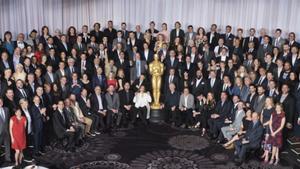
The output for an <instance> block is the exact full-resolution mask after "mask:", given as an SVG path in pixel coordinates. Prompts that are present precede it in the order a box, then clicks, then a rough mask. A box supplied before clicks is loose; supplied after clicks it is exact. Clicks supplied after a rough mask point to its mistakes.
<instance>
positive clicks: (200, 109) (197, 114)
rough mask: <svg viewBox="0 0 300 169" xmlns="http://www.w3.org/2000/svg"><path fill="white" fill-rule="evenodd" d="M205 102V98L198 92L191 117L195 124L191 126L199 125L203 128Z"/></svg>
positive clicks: (205, 116)
mask: <svg viewBox="0 0 300 169" xmlns="http://www.w3.org/2000/svg"><path fill="white" fill-rule="evenodd" d="M205 102H206V98H205V97H204V96H203V95H202V94H200V95H199V96H198V97H197V100H196V104H195V109H194V110H193V117H194V118H195V123H194V124H195V126H192V128H199V127H200V125H201V126H202V128H203V129H204V130H205V128H206V123H207V115H206V112H205V110H204V109H205Z"/></svg>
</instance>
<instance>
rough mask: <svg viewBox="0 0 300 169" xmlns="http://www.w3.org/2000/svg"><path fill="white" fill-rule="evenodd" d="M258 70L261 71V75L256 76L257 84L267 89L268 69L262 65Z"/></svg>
mask: <svg viewBox="0 0 300 169" xmlns="http://www.w3.org/2000/svg"><path fill="white" fill-rule="evenodd" d="M258 72H259V77H258V78H256V80H255V84H256V85H257V86H258V85H261V86H263V87H264V88H265V89H266V88H267V86H268V79H267V71H266V69H265V68H264V67H260V68H259V70H258Z"/></svg>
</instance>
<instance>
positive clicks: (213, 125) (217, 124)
mask: <svg viewBox="0 0 300 169" xmlns="http://www.w3.org/2000/svg"><path fill="white" fill-rule="evenodd" d="M208 126H209V132H210V134H211V135H213V136H214V137H216V136H218V135H219V132H220V130H221V128H222V127H223V126H224V121H223V120H221V119H212V118H210V119H208Z"/></svg>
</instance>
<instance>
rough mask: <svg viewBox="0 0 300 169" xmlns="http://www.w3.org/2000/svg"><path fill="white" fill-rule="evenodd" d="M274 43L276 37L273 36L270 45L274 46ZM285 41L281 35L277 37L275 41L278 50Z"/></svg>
mask: <svg viewBox="0 0 300 169" xmlns="http://www.w3.org/2000/svg"><path fill="white" fill-rule="evenodd" d="M275 43H276V38H275V37H274V38H273V39H272V45H273V46H275ZM285 43H286V40H285V39H284V38H282V37H280V38H279V41H278V42H277V47H278V48H279V50H280V51H282V48H283V45H284V44H285Z"/></svg>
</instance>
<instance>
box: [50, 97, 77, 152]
mask: <svg viewBox="0 0 300 169" xmlns="http://www.w3.org/2000/svg"><path fill="white" fill-rule="evenodd" d="M53 128H54V132H55V134H56V135H57V137H58V138H59V139H63V138H67V139H68V144H67V145H66V147H65V148H66V150H67V151H69V150H71V151H74V146H75V143H76V142H77V141H78V138H79V136H78V132H75V129H74V127H73V126H72V124H70V123H69V120H68V119H67V116H66V114H65V112H64V102H63V101H62V100H60V101H59V102H58V104H57V109H56V111H55V112H54V113H53Z"/></svg>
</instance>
